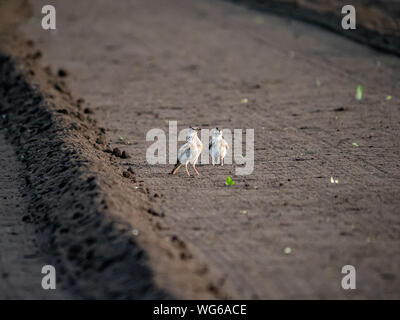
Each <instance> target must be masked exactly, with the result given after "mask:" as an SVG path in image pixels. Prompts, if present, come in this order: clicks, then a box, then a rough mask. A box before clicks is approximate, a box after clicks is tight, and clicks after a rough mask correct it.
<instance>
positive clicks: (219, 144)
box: [208, 128, 229, 166]
mask: <svg viewBox="0 0 400 320" xmlns="http://www.w3.org/2000/svg"><path fill="white" fill-rule="evenodd" d="M208 149H209V151H210V156H211V162H212V165H215V163H218V162H220V163H221V166H223V165H224V158H225V156H226V153H227V151H228V149H229V145H228V143H227V142H226V141H225V139H224V138H223V137H222V129H219V128H215V129H214V132H213V135H212V138H211V141H210V144H209V146H208Z"/></svg>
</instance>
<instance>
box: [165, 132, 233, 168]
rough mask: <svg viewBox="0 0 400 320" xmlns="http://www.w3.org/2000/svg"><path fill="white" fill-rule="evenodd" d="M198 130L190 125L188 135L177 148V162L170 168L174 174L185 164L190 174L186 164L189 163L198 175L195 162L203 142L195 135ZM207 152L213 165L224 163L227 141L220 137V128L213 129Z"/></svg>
mask: <svg viewBox="0 0 400 320" xmlns="http://www.w3.org/2000/svg"><path fill="white" fill-rule="evenodd" d="M199 131H200V128H197V127H190V128H189V132H188V135H187V137H186V143H185V144H184V145H183V146H182V147H180V148H179V150H178V159H177V163H176V165H175V167H174V169H173V170H172V172H171V174H176V173H177V172H178V170H179V168H180V167H182V166H183V165H184V166H185V170H186V173H187V175H188V176H190V173H189V170H188V165H189V163H190V164H191V165H192V166H193V169H194V171H195V172H196V173H197V174H198V175H199V172H198V171H197V169H196V163H197V160H198V159H199V156H200V154H201V151H202V150H203V143H202V142H201V140H200V139H199V137H198V136H197V133H198V132H199ZM208 148H209V152H210V156H211V162H212V164H213V165H215V163H218V161H219V162H220V163H221V166H223V165H224V158H225V156H226V153H227V151H228V149H229V146H228V143H227V142H226V141H225V140H224V138H223V137H222V129H219V128H215V129H214V130H213V134H212V138H211V141H210V143H209V146H208Z"/></svg>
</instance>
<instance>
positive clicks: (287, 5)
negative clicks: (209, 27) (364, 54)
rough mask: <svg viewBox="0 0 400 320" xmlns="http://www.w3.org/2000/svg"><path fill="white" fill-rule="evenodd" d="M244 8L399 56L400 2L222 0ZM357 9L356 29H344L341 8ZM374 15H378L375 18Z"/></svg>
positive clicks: (385, 0)
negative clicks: (306, 25)
mask: <svg viewBox="0 0 400 320" xmlns="http://www.w3.org/2000/svg"><path fill="white" fill-rule="evenodd" d="M224 1H228V2H232V3H235V4H237V5H242V6H246V7H248V8H250V9H253V10H255V11H257V10H259V11H266V12H268V13H272V14H276V15H278V16H281V17H285V18H293V19H297V20H300V21H303V22H307V23H310V24H313V25H318V26H320V27H322V28H324V29H325V30H329V31H331V32H334V33H337V34H340V35H342V36H345V37H348V38H350V39H352V40H354V41H357V42H359V43H362V44H364V45H368V46H370V47H372V48H374V49H376V50H378V51H382V52H385V53H389V54H394V55H397V56H400V3H396V4H395V3H394V2H392V1H388V0H380V1H376V2H375V3H372V2H371V1H369V2H368V1H363V0H355V1H353V2H352V3H349V2H348V1H347V2H346V1H342V0H340V1H337V2H336V3H335V5H332V3H331V2H328V3H325V2H324V1H318V2H316V1H312V0H303V1H297V0H287V1H281V0H267V1H265V0H224ZM348 4H350V5H353V6H354V7H355V9H356V22H357V23H356V30H344V29H342V27H341V21H342V18H343V17H344V14H342V13H341V8H342V7H343V6H344V5H348ZM376 14H379V16H377V15H376Z"/></svg>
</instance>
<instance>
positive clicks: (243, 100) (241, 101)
mask: <svg viewBox="0 0 400 320" xmlns="http://www.w3.org/2000/svg"><path fill="white" fill-rule="evenodd" d="M248 102H249V99H247V98H243V99H242V100H240V103H248Z"/></svg>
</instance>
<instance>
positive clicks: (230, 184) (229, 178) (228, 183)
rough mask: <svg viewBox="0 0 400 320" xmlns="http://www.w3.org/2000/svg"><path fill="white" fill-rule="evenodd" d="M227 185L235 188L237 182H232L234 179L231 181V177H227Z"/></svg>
mask: <svg viewBox="0 0 400 320" xmlns="http://www.w3.org/2000/svg"><path fill="white" fill-rule="evenodd" d="M225 184H226V185H227V186H233V185H234V184H235V182H233V181H232V179H231V177H230V176H227V177H226V180H225Z"/></svg>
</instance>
